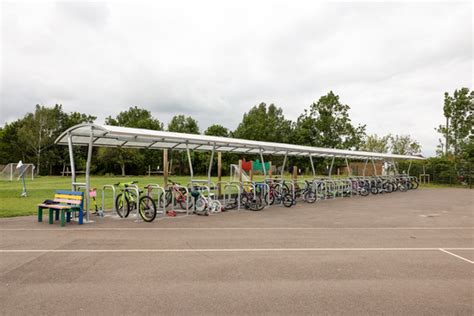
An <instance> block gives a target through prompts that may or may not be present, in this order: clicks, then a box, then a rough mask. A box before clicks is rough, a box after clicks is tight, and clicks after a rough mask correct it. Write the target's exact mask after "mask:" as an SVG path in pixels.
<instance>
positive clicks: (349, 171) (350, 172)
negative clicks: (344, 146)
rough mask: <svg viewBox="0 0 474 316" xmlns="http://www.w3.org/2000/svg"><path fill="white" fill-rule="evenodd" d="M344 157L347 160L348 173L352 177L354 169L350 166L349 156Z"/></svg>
mask: <svg viewBox="0 0 474 316" xmlns="http://www.w3.org/2000/svg"><path fill="white" fill-rule="evenodd" d="M344 159H345V160H346V167H347V173H348V175H349V177H352V170H351V167H350V166H349V161H347V157H345V158H344Z"/></svg>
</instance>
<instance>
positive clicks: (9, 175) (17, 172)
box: [0, 162, 35, 181]
mask: <svg viewBox="0 0 474 316" xmlns="http://www.w3.org/2000/svg"><path fill="white" fill-rule="evenodd" d="M19 164H20V163H19V162H18V163H13V162H11V163H9V164H7V165H6V166H3V168H1V171H0V180H7V181H13V180H14V179H17V180H19V179H20V178H21V177H22V176H23V175H24V176H25V177H26V176H27V175H30V176H31V180H34V179H35V165H34V164H32V163H21V168H19V167H18V165H19Z"/></svg>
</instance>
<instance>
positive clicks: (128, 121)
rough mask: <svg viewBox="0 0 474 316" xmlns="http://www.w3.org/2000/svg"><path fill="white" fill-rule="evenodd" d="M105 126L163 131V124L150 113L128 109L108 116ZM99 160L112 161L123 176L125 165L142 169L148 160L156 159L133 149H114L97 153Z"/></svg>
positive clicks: (139, 109) (135, 108)
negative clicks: (118, 166) (116, 164)
mask: <svg viewBox="0 0 474 316" xmlns="http://www.w3.org/2000/svg"><path fill="white" fill-rule="evenodd" d="M105 124H107V125H114V126H125V127H134V128H145V129H151V130H163V123H161V122H160V121H159V120H158V119H156V118H154V117H153V115H152V114H151V112H150V111H148V110H146V109H141V108H138V107H137V106H134V107H130V108H129V109H128V110H126V111H122V112H120V113H119V114H118V115H117V116H116V117H115V118H113V117H111V116H109V117H107V119H106V120H105ZM99 158H101V160H103V161H107V162H109V163H110V161H114V162H115V163H118V164H119V165H120V170H121V173H122V176H125V166H126V165H127V164H132V165H135V167H140V166H141V167H143V165H147V162H150V160H156V159H158V157H157V156H156V155H152V154H150V153H147V154H146V155H145V154H144V152H143V151H139V150H134V149H124V148H114V149H107V150H101V151H99Z"/></svg>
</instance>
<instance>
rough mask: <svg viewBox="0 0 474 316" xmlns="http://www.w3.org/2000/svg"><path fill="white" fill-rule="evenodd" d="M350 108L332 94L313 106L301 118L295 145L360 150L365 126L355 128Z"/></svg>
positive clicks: (298, 121) (323, 97)
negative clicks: (350, 116)
mask: <svg viewBox="0 0 474 316" xmlns="http://www.w3.org/2000/svg"><path fill="white" fill-rule="evenodd" d="M349 109H350V107H349V106H348V105H347V104H342V103H341V102H340V101H339V96H337V95H335V94H334V93H333V92H332V91H330V92H329V93H328V94H327V95H325V96H322V97H321V98H320V99H319V100H318V102H317V103H313V104H312V105H311V106H310V108H309V110H308V109H307V110H305V111H304V113H303V114H302V115H300V117H299V118H298V120H297V122H296V124H295V128H294V133H293V137H292V139H293V142H294V143H297V144H301V145H309V146H319V147H326V148H339V149H358V148H359V147H360V146H361V144H362V143H363V139H364V137H365V125H358V126H354V125H353V124H352V122H351V119H350V118H349Z"/></svg>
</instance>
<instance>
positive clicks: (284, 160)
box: [281, 152, 288, 178]
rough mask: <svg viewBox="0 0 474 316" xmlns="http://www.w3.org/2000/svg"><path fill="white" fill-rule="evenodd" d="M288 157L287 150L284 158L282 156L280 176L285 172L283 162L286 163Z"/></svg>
mask: <svg viewBox="0 0 474 316" xmlns="http://www.w3.org/2000/svg"><path fill="white" fill-rule="evenodd" d="M287 157H288V152H286V154H285V158H283V166H281V177H282V178H283V175H284V172H285V164H286V158H287Z"/></svg>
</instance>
